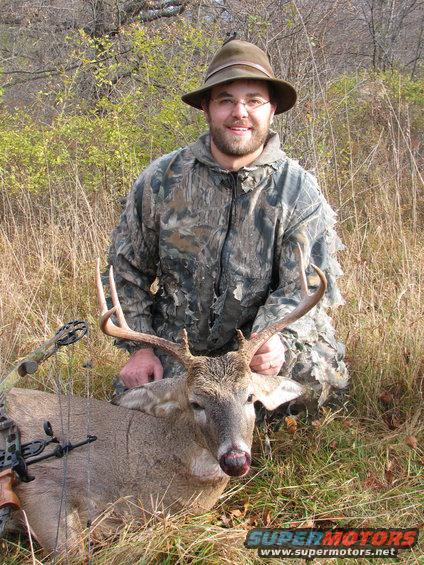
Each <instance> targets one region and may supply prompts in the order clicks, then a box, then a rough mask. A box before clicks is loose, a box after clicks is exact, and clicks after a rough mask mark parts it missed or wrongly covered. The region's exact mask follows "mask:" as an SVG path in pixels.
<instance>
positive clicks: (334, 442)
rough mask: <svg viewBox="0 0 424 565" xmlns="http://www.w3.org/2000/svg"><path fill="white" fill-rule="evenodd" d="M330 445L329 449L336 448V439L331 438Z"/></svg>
mask: <svg viewBox="0 0 424 565" xmlns="http://www.w3.org/2000/svg"><path fill="white" fill-rule="evenodd" d="M330 447H331V449H336V448H337V441H336V440H333V441H332V442H331V443H330Z"/></svg>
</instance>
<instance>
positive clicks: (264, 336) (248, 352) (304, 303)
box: [237, 244, 327, 363]
mask: <svg viewBox="0 0 424 565" xmlns="http://www.w3.org/2000/svg"><path fill="white" fill-rule="evenodd" d="M297 252H298V254H299V271H300V291H301V296H302V300H301V301H300V302H299V304H298V305H297V306H296V308H295V309H294V310H293V311H292V312H290V313H289V314H287V315H286V316H284V318H282V319H281V320H279V321H278V322H275V323H274V324H271V325H270V326H268V327H267V328H265V329H263V330H262V331H260V332H258V333H257V334H256V335H255V336H254V337H251V338H250V339H246V338H245V337H244V335H243V333H242V332H241V330H237V338H238V340H239V343H240V346H239V351H240V352H241V354H242V355H243V356H244V357H245V358H246V359H247V360H248V362H249V363H250V361H251V359H252V357H253V356H254V355H255V353H256V351H257V350H258V349H259V348H260V347H261V345H263V344H264V343H265V342H266V341H268V340H269V338H270V337H272V336H273V335H274V334H276V333H277V332H280V331H281V330H283V329H284V328H285V327H287V326H289V325H290V324H292V323H293V322H295V321H296V320H299V318H301V317H302V316H304V315H305V314H306V313H307V312H309V310H311V309H312V308H313V307H314V306H316V305H317V304H318V302H319V301H320V300H321V298H322V297H323V295H324V292H325V290H326V288H327V279H326V278H325V275H324V273H323V272H322V271H321V269H319V268H318V267H316V266H315V265H313V264H311V266H312V267H313V269H314V270H315V272H316V273H317V275H318V276H319V279H320V284H319V287H318V288H317V290H316V291H315V292H314V293H312V294H309V293H308V283H307V280H306V274H305V265H304V260H303V253H302V249H301V248H300V245H299V244H298V245H297Z"/></svg>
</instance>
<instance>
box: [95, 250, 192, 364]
mask: <svg viewBox="0 0 424 565" xmlns="http://www.w3.org/2000/svg"><path fill="white" fill-rule="evenodd" d="M109 284H110V292H111V295H112V302H113V308H111V309H110V310H108V309H107V305H106V298H105V294H104V290H103V284H102V280H101V275H100V261H99V260H98V261H97V269H96V287H97V298H98V301H99V305H100V309H101V316H100V328H101V330H102V332H103V333H105V334H106V335H109V336H111V337H117V338H120V339H124V340H130V341H137V342H141V343H148V344H149V345H152V346H153V347H159V348H160V349H163V350H164V351H165V352H166V353H168V354H169V355H172V356H173V357H174V358H175V359H176V360H177V361H179V362H180V363H181V364H182V365H184V366H185V367H186V368H189V367H190V366H191V364H192V362H193V356H192V355H191V353H190V349H189V347H188V341H187V339H183V343H182V344H181V345H180V344H177V343H174V342H172V341H168V340H167V339H164V338H162V337H158V336H156V335H151V334H145V333H141V332H136V331H134V330H132V329H131V328H130V327H129V326H128V324H127V322H126V320H125V316H124V313H123V311H122V307H121V304H120V302H119V299H118V293H117V291H116V285H115V281H114V278H113V269H112V267H111V269H110V271H109ZM114 313H116V316H117V318H118V323H119V326H117V325H115V324H114V323H113V322H112V320H111V319H110V318H111V316H112V314H114Z"/></svg>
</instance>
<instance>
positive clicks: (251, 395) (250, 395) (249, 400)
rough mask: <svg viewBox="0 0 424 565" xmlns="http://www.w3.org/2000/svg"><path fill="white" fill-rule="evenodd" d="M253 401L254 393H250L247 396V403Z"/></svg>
mask: <svg viewBox="0 0 424 565" xmlns="http://www.w3.org/2000/svg"><path fill="white" fill-rule="evenodd" d="M252 402H253V394H249V396H248V397H247V400H246V403H247V404H251V403H252Z"/></svg>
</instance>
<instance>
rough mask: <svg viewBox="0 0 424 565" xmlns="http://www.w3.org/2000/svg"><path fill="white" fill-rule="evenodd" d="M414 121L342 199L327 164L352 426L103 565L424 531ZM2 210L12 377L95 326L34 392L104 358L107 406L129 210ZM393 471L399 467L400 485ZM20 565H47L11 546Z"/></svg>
mask: <svg viewBox="0 0 424 565" xmlns="http://www.w3.org/2000/svg"><path fill="white" fill-rule="evenodd" d="M401 117H402V116H400V115H399V114H398V113H397V112H396V111H395V109H394V108H393V106H392V105H391V104H389V103H388V102H387V103H386V105H385V106H384V105H383V106H382V108H381V110H380V115H379V119H380V121H381V128H380V132H379V131H377V133H376V137H375V144H374V145H370V144H369V143H368V142H367V143H368V150H367V151H366V152H365V153H364V152H361V143H360V140H359V141H358V140H356V141H355V140H352V144H351V153H350V154H349V155H348V162H347V164H346V163H345V165H344V171H345V178H344V180H342V181H339V184H335V185H334V188H328V187H331V186H333V185H332V180H333V177H332V174H333V169H332V168H331V167H329V165H328V162H327V161H325V160H324V159H323V160H322V161H320V160H319V159H320V158H319V155H318V157H317V158H318V162H317V167H318V170H320V171H322V175H323V178H322V181H323V182H322V184H323V186H324V188H326V192H327V194H328V196H329V199H330V200H331V202H332V203H333V204H334V205H336V206H338V205H340V219H341V223H340V225H339V233H340V235H341V236H342V239H343V241H344V243H345V244H346V247H347V249H346V251H345V252H343V253H342V254H341V262H342V265H343V268H344V271H345V276H344V277H343V279H342V280H341V287H342V290H343V293H344V296H345V298H346V305H345V306H344V307H343V308H342V309H340V310H339V311H338V312H337V315H336V317H337V324H338V331H339V333H340V335H341V336H343V338H344V339H345V341H346V344H347V352H348V359H349V361H350V368H351V374H352V389H351V400H350V405H349V406H350V408H349V409H350V410H351V414H350V416H349V418H347V416H346V415H345V414H344V413H339V414H336V415H335V414H332V413H326V414H324V415H323V416H322V418H321V419H320V422H319V423H318V424H317V426H316V427H311V425H310V423H306V422H305V423H304V424H303V425H302V426H300V428H299V430H298V432H296V433H297V435H296V437H295V438H294V437H293V436H291V435H289V434H288V433H287V432H286V431H280V432H278V433H277V434H275V435H274V436H273V437H272V443H273V447H274V453H275V455H274V460H273V461H269V460H268V459H266V458H264V456H263V453H262V451H261V449H260V448H259V447H258V453H257V455H258V457H259V459H258V461H257V463H256V465H257V471H258V473H257V474H256V475H254V476H253V478H250V479H248V480H247V481H245V483H243V484H241V486H240V484H237V485H235V486H234V487H233V490H232V491H230V492H229V493H228V494H227V495H226V496H225V498H224V500H223V502H222V503H221V504H220V505H219V506H218V507H217V509H215V510H214V511H213V512H211V513H209V514H208V515H206V516H203V517H197V518H194V519H193V518H191V519H190V518H187V517H184V516H179V517H176V518H172V519H167V520H163V521H160V522H159V523H158V524H156V525H155V526H148V527H140V525H137V524H128V525H127V527H126V528H125V529H124V530H123V531H122V532H121V533H120V535H119V537H118V538H114V540H113V543H111V544H110V545H109V544H104V543H102V544H100V545H99V547H98V548H97V552H96V554H95V556H94V562H95V563H99V564H101V563H106V562H107V563H113V564H120V563H158V562H161V563H238V562H241V561H245V562H247V563H254V562H259V561H258V560H257V559H256V558H255V557H254V555H253V554H252V552H248V551H246V550H244V549H243V547H242V540H243V538H244V534H245V531H246V529H247V528H249V527H251V526H252V525H259V526H267V525H275V526H279V527H282V526H287V525H291V524H293V523H296V524H298V525H299V524H303V525H305V524H311V523H313V524H316V525H320V524H321V525H322V524H324V525H332V524H334V523H337V524H344V525H350V526H361V525H371V526H373V527H377V526H386V527H387V526H390V525H397V526H402V527H411V526H414V525H418V524H419V523H422V522H423V519H424V517H423V513H422V495H423V491H422V461H423V459H422V458H423V451H422V446H423V443H422V442H423V436H422V433H423V424H422V422H423V414H422V411H423V408H422V407H423V382H424V362H423V351H424V324H423V319H424V301H423V297H422V288H423V282H424V252H423V248H424V237H423V217H424V210H423V202H422V196H421V195H422V179H421V178H420V175H419V167H418V164H417V161H418V158H419V157H418V154H417V152H416V150H415V149H414V148H413V144H412V143H411V141H410V139H409V137H408V135H409V134H408V135H406V134H405V131H404V130H403V129H402V128H401V127H398V126H399V125H400V119H401ZM387 124H391V125H390V127H388V125H387ZM381 132H383V134H384V135H383V134H381ZM387 132H391V133H390V134H388V133H387ZM339 178H343V175H340V176H339ZM0 210H1V212H2V221H1V224H0V260H1V265H0V372H1V374H2V375H4V374H6V373H7V372H8V370H9V369H10V367H11V366H12V365H13V363H14V362H15V360H16V359H17V358H18V357H20V356H23V355H25V354H26V353H27V352H28V351H30V350H31V349H32V348H33V347H35V346H36V345H38V344H39V343H40V341H43V340H44V339H46V338H47V337H50V336H51V335H52V334H53V333H54V331H55V330H56V329H57V327H58V326H60V325H61V324H62V323H64V322H66V321H68V320H71V319H75V318H80V319H81V318H82V319H86V320H87V321H88V322H89V323H90V327H91V331H90V336H89V338H88V339H85V340H82V341H81V342H79V343H78V345H76V346H74V347H73V348H72V350H71V352H70V354H68V353H65V352H60V354H59V355H57V356H56V358H55V359H54V360H53V361H49V362H47V363H46V364H45V366H43V367H42V369H41V370H40V371H39V373H37V375H36V376H35V377H34V378H33V379H30V380H29V381H28V386H37V387H41V388H53V384H54V381H55V380H56V378H57V377H58V376H60V379H61V380H62V381H66V380H71V381H72V383H73V386H74V390H75V391H77V392H79V393H82V394H85V393H86V391H87V370H85V369H83V368H82V364H83V362H84V361H85V360H86V359H88V358H89V359H92V360H93V369H92V370H90V371H89V373H88V375H89V377H90V379H91V383H90V389H91V392H92V393H94V394H95V395H97V396H100V397H105V396H107V395H108V392H109V391H110V381H111V378H112V376H113V375H114V373H115V372H116V370H117V368H118V367H120V366H121V365H122V364H123V362H124V358H125V356H124V354H123V353H122V352H120V351H118V350H116V349H115V348H113V347H112V345H111V343H110V342H109V340H107V339H106V338H104V337H103V336H101V335H100V332H99V330H98V329H97V324H96V318H97V307H96V304H95V297H94V286H93V273H94V260H95V258H96V257H98V256H100V257H103V258H104V257H105V251H106V248H107V242H108V237H109V233H110V231H111V229H112V227H113V225H114V224H115V223H116V221H117V217H118V214H119V206H118V204H117V202H116V200H114V199H112V198H111V197H110V196H108V195H107V194H100V193H99V194H91V195H90V196H87V194H86V192H85V191H84V187H82V186H81V185H80V183H79V182H78V178H77V177H75V178H74V179H70V183H69V185H68V186H66V187H57V188H53V187H52V189H51V192H50V194H48V195H43V196H41V197H40V196H38V197H33V196H31V195H29V194H27V193H26V192H25V191H24V190H23V191H22V193H21V194H19V195H17V196H14V197H11V196H8V194H7V193H6V192H3V193H2V195H1V198H0ZM408 436H413V437H416V438H417V440H418V447H417V448H416V449H415V450H413V449H411V448H410V447H408V446H407V445H406V444H405V438H406V437H408ZM259 439H260V435H259ZM294 440H296V441H294ZM259 444H260V442H258V445H259ZM332 445H333V446H334V445H335V446H336V447H331V446H332ZM388 461H392V462H393V463H392V465H393V468H394V469H395V478H394V481H393V482H392V483H390V484H389V483H387V481H386V479H385V468H386V465H387V463H388ZM420 465H421V467H420ZM259 471H260V472H259ZM234 509H236V510H238V511H237V512H235V513H233V514H231V511H232V510H234ZM420 555H422V552H421V550H420V549H419V548H416V549H415V550H414V551H413V552H411V553H409V554H408V555H406V554H404V557H405V559H404V560H403V562H405V563H407V562H408V563H416V562H418V559H419V558H420ZM7 558H8V559H9V561H7V562H8V563H9V562H10V563H18V562H21V563H25V562H31V557H30V556H28V554H27V553H25V550H24V549H20V548H19V547H18V549H14V548H13V545H11V544H9V545H8V546H7ZM260 562H262V563H263V562H264V561H263V560H261V561H260ZM318 562H319V561H317V563H318ZM362 563H363V561H362Z"/></svg>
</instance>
